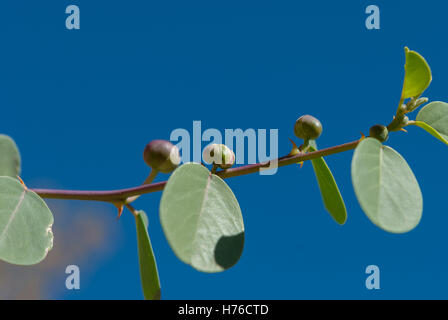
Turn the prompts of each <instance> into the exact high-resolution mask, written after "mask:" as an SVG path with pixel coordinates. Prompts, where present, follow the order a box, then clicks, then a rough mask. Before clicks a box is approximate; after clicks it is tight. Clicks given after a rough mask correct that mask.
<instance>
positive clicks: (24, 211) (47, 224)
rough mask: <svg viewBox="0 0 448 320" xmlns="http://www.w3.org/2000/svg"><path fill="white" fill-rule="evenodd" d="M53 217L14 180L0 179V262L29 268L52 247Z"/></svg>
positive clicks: (33, 195)
mask: <svg viewBox="0 0 448 320" xmlns="http://www.w3.org/2000/svg"><path fill="white" fill-rule="evenodd" d="M52 225H53V215H52V213H51V211H50V210H49V209H48V207H47V205H46V204H45V202H44V201H43V200H42V199H41V198H40V197H39V196H38V195H37V194H35V193H34V192H32V191H30V190H28V189H26V187H24V186H23V185H22V184H21V183H20V182H19V181H18V180H17V179H13V178H10V177H0V259H1V260H4V261H6V262H9V263H13V264H19V265H31V264H36V263H38V262H40V261H41V260H42V259H44V258H45V256H46V255H47V253H48V251H49V250H50V249H51V248H52V246H53V233H52V230H51V227H52Z"/></svg>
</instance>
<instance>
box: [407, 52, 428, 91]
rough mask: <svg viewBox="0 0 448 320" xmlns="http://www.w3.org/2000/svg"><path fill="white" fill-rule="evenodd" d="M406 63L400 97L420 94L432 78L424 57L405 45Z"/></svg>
mask: <svg viewBox="0 0 448 320" xmlns="http://www.w3.org/2000/svg"><path fill="white" fill-rule="evenodd" d="M404 50H405V54H406V64H405V66H404V70H405V76H404V84H403V92H402V94H401V97H402V99H407V98H411V97H418V96H420V95H421V94H422V93H423V91H425V90H426V88H428V86H429V84H430V83H431V80H432V75H431V69H430V68H429V65H428V63H427V62H426V60H425V58H423V57H422V56H421V55H420V54H419V53H417V52H415V51H412V50H409V49H408V48H407V47H405V49H404Z"/></svg>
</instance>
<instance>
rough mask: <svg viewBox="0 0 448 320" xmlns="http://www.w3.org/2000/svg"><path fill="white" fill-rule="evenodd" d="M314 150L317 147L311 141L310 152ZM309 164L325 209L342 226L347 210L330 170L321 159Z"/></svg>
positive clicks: (313, 160)
mask: <svg viewBox="0 0 448 320" xmlns="http://www.w3.org/2000/svg"><path fill="white" fill-rule="evenodd" d="M316 150H317V145H316V143H315V141H314V140H311V141H310V151H316ZM311 163H312V164H313V169H314V173H315V174H316V179H317V183H318V184H319V189H320V193H321V195H322V200H323V202H324V205H325V208H326V209H327V211H328V212H329V213H330V215H331V217H332V218H333V219H334V220H335V221H336V222H337V223H339V224H344V223H345V221H346V220H347V210H346V208H345V203H344V200H343V199H342V196H341V193H340V192H339V188H338V185H337V183H336V180H335V179H334V177H333V174H332V173H331V170H330V168H329V167H328V165H327V163H326V162H325V160H324V158H322V157H321V158H316V159H312V160H311Z"/></svg>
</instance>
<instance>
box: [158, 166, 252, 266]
mask: <svg viewBox="0 0 448 320" xmlns="http://www.w3.org/2000/svg"><path fill="white" fill-rule="evenodd" d="M160 220H161V224H162V227H163V231H164V232H165V236H166V238H167V239H168V242H169V244H170V246H171V248H172V249H173V251H174V253H175V254H176V255H177V257H178V258H179V259H180V260H182V261H183V262H185V263H187V264H190V265H191V266H192V267H193V268H195V269H197V270H199V271H203V272H220V271H223V270H225V269H228V268H230V267H231V266H233V265H234V264H235V263H236V262H237V261H238V260H239V258H240V256H241V253H242V251H243V246H244V224H243V217H242V215H241V209H240V207H239V205H238V201H237V200H236V198H235V196H234V194H233V192H232V190H231V189H230V188H229V187H228V186H227V184H226V183H225V182H224V181H223V180H222V179H221V178H220V177H218V176H217V175H214V174H212V173H211V172H210V171H209V170H207V169H206V168H205V167H204V166H202V165H200V164H198V163H187V164H184V165H182V166H180V167H179V168H177V169H176V170H175V171H174V172H173V174H172V175H171V176H170V178H169V180H168V182H167V184H166V186H165V189H164V192H163V195H162V199H161V202H160Z"/></svg>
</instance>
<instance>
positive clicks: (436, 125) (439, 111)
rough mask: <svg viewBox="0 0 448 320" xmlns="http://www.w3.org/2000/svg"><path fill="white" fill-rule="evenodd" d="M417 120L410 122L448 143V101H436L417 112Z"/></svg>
mask: <svg viewBox="0 0 448 320" xmlns="http://www.w3.org/2000/svg"><path fill="white" fill-rule="evenodd" d="M416 119H417V121H413V122H410V124H414V125H416V126H418V127H420V128H422V129H425V130H426V131H428V132H429V133H430V134H432V135H433V136H434V137H436V138H437V139H439V140H440V141H442V142H443V143H445V144H448V103H445V102H440V101H434V102H431V103H428V104H427V105H426V106H424V107H423V108H422V109H421V110H420V112H419V113H418V114H417V118H416Z"/></svg>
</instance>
